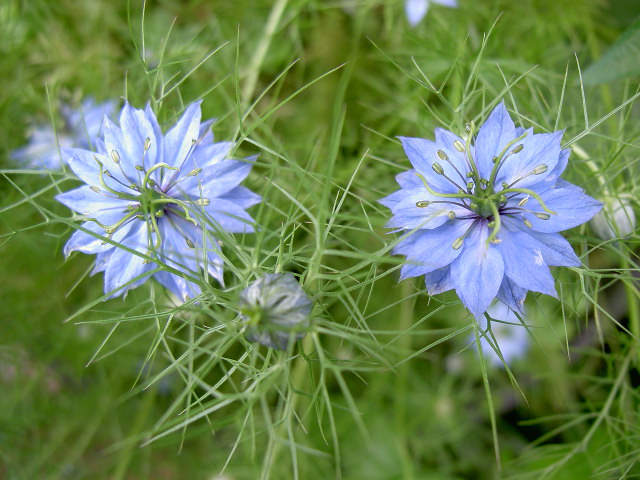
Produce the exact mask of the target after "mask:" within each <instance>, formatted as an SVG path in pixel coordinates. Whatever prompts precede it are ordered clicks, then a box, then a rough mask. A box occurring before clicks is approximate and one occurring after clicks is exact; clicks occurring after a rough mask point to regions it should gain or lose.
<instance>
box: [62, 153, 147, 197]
mask: <svg viewBox="0 0 640 480" xmlns="http://www.w3.org/2000/svg"><path fill="white" fill-rule="evenodd" d="M62 156H63V158H64V160H65V162H66V163H67V164H68V165H69V167H70V168H71V170H72V171H73V173H75V174H76V175H77V176H78V178H80V180H82V181H83V182H84V183H86V184H87V185H89V186H93V187H98V188H99V189H100V190H103V191H104V190H105V189H104V187H103V186H102V182H104V183H105V184H106V185H108V186H109V188H111V189H112V190H115V191H117V192H124V193H127V194H129V195H138V192H136V191H135V190H132V189H130V188H128V187H125V186H123V185H121V184H120V183H118V182H117V181H116V180H115V178H119V179H120V180H121V181H126V179H124V177H123V175H122V173H121V172H120V169H119V167H118V166H117V165H116V164H115V163H114V162H113V160H112V159H111V158H110V157H107V156H105V155H102V154H100V153H97V152H90V151H89V150H82V149H79V148H67V149H64V150H63V151H62ZM98 162H101V163H102V165H103V171H104V170H107V171H109V172H112V175H113V176H114V177H115V178H110V177H108V176H107V175H104V174H103V176H102V179H100V164H99V163H98ZM125 184H128V183H125Z"/></svg>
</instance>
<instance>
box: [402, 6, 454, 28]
mask: <svg viewBox="0 0 640 480" xmlns="http://www.w3.org/2000/svg"><path fill="white" fill-rule="evenodd" d="M432 2H433V3H438V4H440V5H444V6H445V7H452V8H453V7H457V6H458V2H457V0H405V2H404V11H405V13H406V14H407V20H409V24H410V25H411V26H412V27H415V26H416V25H417V24H418V23H420V21H421V20H422V19H423V18H424V16H425V15H426V14H427V11H428V10H429V4H430V3H432Z"/></svg>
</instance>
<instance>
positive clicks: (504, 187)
mask: <svg viewBox="0 0 640 480" xmlns="http://www.w3.org/2000/svg"><path fill="white" fill-rule="evenodd" d="M507 188H509V184H508V183H507V182H502V189H503V190H506V189H507Z"/></svg>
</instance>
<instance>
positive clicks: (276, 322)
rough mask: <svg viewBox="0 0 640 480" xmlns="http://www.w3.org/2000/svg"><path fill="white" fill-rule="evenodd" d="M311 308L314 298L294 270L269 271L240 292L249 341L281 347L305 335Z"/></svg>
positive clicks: (241, 308)
mask: <svg viewBox="0 0 640 480" xmlns="http://www.w3.org/2000/svg"><path fill="white" fill-rule="evenodd" d="M311 307H312V303H311V300H310V299H309V297H308V296H307V294H306V293H305V292H304V290H303V289H302V287H300V285H299V284H298V282H297V280H296V279H295V277H294V276H293V275H292V274H291V273H272V274H271V273H270V274H266V275H265V276H264V277H262V278H259V279H258V280H256V281H255V282H253V283H252V284H251V285H249V286H248V287H247V288H245V289H244V290H243V291H242V293H241V294H240V313H241V317H242V318H243V319H244V321H245V322H246V324H247V331H246V337H247V340H249V341H250V342H258V343H261V344H262V345H266V346H268V347H271V348H276V349H279V350H286V349H287V347H288V346H289V343H290V342H291V341H292V340H293V341H296V340H300V339H301V338H302V337H304V336H305V334H306V331H307V329H308V328H309V315H310V314H311Z"/></svg>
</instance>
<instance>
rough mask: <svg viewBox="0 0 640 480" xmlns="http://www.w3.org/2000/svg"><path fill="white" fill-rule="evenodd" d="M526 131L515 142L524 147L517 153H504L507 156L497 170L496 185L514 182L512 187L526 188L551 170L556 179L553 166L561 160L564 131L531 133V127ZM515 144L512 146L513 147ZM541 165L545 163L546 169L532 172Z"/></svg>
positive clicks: (539, 180)
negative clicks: (520, 138)
mask: <svg viewBox="0 0 640 480" xmlns="http://www.w3.org/2000/svg"><path fill="white" fill-rule="evenodd" d="M527 131H528V132H529V133H528V135H527V136H526V137H524V138H523V139H522V140H520V141H519V142H518V144H517V145H522V146H523V147H524V148H523V149H522V150H521V151H519V152H518V153H514V154H510V152H507V153H506V154H505V157H506V155H509V157H508V158H506V160H504V163H502V166H501V167H500V170H498V175H497V176H496V181H495V184H496V185H501V184H502V183H503V182H506V183H508V184H512V183H515V185H514V187H516V188H527V187H529V186H530V185H534V184H537V183H539V182H541V181H542V180H544V179H545V178H546V177H548V176H549V175H550V174H551V173H552V172H553V173H554V177H555V178H556V179H557V175H556V174H555V173H556V172H555V167H556V166H557V165H558V163H560V160H561V156H562V154H561V148H560V139H561V138H562V134H563V133H564V132H562V131H558V132H553V133H538V134H533V130H532V129H529V130H527ZM517 145H514V146H513V147H514V148H515V147H516V146H517ZM510 151H513V149H511V150H510ZM499 153H500V152H498V153H496V155H497V154H499ZM541 165H546V166H547V170H546V171H545V172H543V173H540V174H532V172H533V170H534V169H535V168H536V167H539V166H541Z"/></svg>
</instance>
